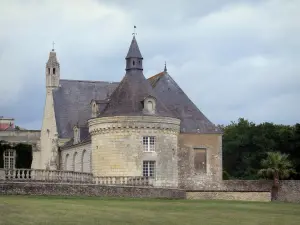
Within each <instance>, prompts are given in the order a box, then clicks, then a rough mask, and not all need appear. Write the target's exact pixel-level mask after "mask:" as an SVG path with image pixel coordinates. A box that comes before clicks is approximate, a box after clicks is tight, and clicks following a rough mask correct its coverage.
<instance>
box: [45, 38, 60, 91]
mask: <svg viewBox="0 0 300 225" xmlns="http://www.w3.org/2000/svg"><path fill="white" fill-rule="evenodd" d="M53 44H54V43H53ZM59 79H60V65H59V62H58V60H57V58H56V52H55V51H54V46H53V49H52V51H51V52H50V54H49V59H48V61H47V63H46V87H47V88H57V87H58V85H59Z"/></svg>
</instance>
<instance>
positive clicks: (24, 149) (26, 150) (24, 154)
mask: <svg viewBox="0 0 300 225" xmlns="http://www.w3.org/2000/svg"><path fill="white" fill-rule="evenodd" d="M7 149H15V150H16V168H27V169H30V167H31V162H32V147H31V145H28V144H23V143H20V144H17V145H15V146H12V145H11V144H9V143H8V142H5V141H1V140H0V168H3V167H4V161H3V153H4V151H5V150H7Z"/></svg>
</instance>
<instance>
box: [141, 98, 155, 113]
mask: <svg viewBox="0 0 300 225" xmlns="http://www.w3.org/2000/svg"><path fill="white" fill-rule="evenodd" d="M143 111H144V112H145V113H148V114H154V113H155V111H156V99H155V98H154V97H152V96H148V97H147V98H145V99H144V110H143Z"/></svg>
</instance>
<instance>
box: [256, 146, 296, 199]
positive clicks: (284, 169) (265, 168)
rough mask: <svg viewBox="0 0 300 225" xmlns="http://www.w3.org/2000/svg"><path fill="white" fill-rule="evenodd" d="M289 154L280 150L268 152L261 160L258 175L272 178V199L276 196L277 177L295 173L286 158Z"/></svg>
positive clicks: (286, 176) (283, 177)
mask: <svg viewBox="0 0 300 225" xmlns="http://www.w3.org/2000/svg"><path fill="white" fill-rule="evenodd" d="M288 157H289V155H287V154H281V153H280V152H268V153H267V158H265V159H263V160H262V161H261V166H262V169H260V170H259V171H258V175H260V176H262V177H265V178H272V179H273V185H272V200H277V198H278V188H279V179H285V178H288V177H289V176H290V175H291V174H292V173H295V170H294V169H293V164H292V162H291V161H290V160H289V159H288Z"/></svg>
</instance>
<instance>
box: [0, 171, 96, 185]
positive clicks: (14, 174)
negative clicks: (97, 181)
mask: <svg viewBox="0 0 300 225" xmlns="http://www.w3.org/2000/svg"><path fill="white" fill-rule="evenodd" d="M1 180H4V181H18V182H20V181H25V182H28V181H35V182H54V183H85V184H88V183H92V182H93V176H92V174H90V173H81V172H73V171H58V170H38V169H12V170H11V169H9V170H7V169H0V181H1Z"/></svg>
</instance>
